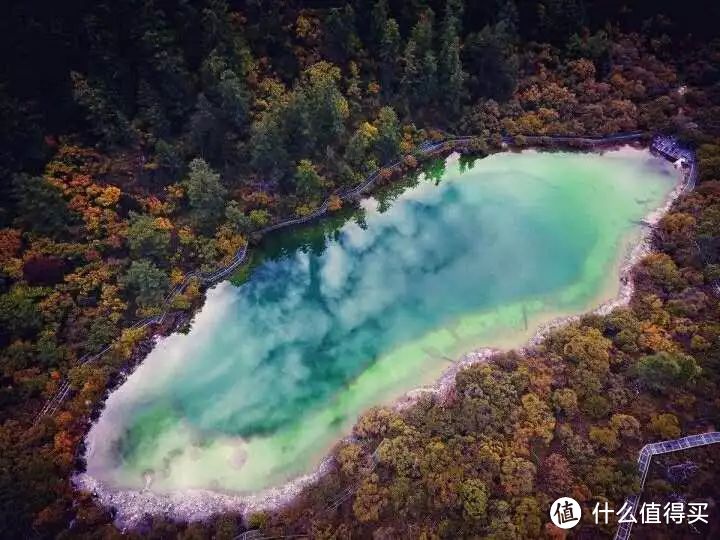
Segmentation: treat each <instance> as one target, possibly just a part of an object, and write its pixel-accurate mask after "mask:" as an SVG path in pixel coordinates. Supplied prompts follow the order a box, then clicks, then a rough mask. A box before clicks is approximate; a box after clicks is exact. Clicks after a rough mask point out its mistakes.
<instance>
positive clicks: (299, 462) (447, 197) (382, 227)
mask: <svg viewBox="0 0 720 540" xmlns="http://www.w3.org/2000/svg"><path fill="white" fill-rule="evenodd" d="M432 176H433V178H429V177H428V178H425V177H420V178H419V179H418V180H417V182H410V184H412V185H410V186H409V187H407V188H406V189H405V190H404V191H403V192H402V193H400V194H399V195H397V196H396V197H389V198H380V200H375V199H368V200H365V201H363V203H362V207H363V211H362V212H360V213H355V214H353V215H352V216H351V217H350V218H349V219H348V220H347V221H346V222H344V223H337V220H335V222H334V223H333V222H332V221H331V222H324V223H320V224H317V225H313V226H310V227H305V228H303V229H300V230H298V231H295V232H292V233H287V232H284V233H280V234H278V235H276V236H274V237H272V238H270V239H268V241H267V242H265V245H264V247H263V253H262V257H261V260H260V262H259V264H258V265H257V266H256V267H255V268H254V269H253V271H252V273H251V274H250V276H249V278H248V279H247V281H245V282H244V283H243V284H242V285H240V286H234V285H232V284H231V283H229V282H224V283H221V284H220V285H218V286H216V287H215V288H213V289H211V290H210V291H209V292H208V298H207V302H206V304H205V306H204V307H203V309H202V310H201V311H200V312H199V313H198V314H197V316H196V318H195V321H194V323H193V326H192V329H191V331H190V333H189V334H187V335H182V334H176V335H173V336H170V337H168V338H165V339H162V340H161V341H160V342H159V343H158V345H157V346H156V347H155V349H154V350H153V352H152V353H151V354H150V355H149V356H148V357H147V359H146V360H145V361H144V362H143V363H142V365H140V366H139V367H138V369H137V370H136V371H135V372H134V373H133V374H132V375H131V376H130V377H129V378H128V380H127V381H126V382H125V383H124V384H123V385H122V386H121V387H120V388H119V389H118V390H116V391H115V392H113V393H112V394H111V395H110V397H109V398H108V400H107V403H106V408H105V410H104V411H103V413H102V415H101V416H100V419H99V420H98V422H97V423H96V424H95V425H94V426H93V427H92V429H91V430H90V433H89V434H88V443H89V444H88V448H89V449H88V454H87V474H88V475H89V476H91V477H93V478H95V479H96V480H98V481H100V482H102V483H103V484H104V485H105V486H107V487H108V488H134V489H141V488H145V487H147V488H149V489H151V490H153V491H158V492H172V491H177V490H183V489H190V488H205V489H211V490H218V491H230V492H238V493H249V492H255V491H258V490H262V489H265V488H268V487H271V486H277V485H279V484H281V483H283V482H284V481H286V480H288V479H291V478H294V477H296V476H298V475H302V474H304V473H307V472H309V471H311V470H312V469H313V467H315V466H317V464H318V463H319V461H320V460H321V458H322V456H323V455H324V454H325V453H326V452H327V450H328V449H329V448H330V446H331V445H332V444H333V442H335V441H337V440H338V439H339V438H341V437H342V436H343V435H345V434H347V433H348V431H349V428H350V426H351V425H352V424H353V423H354V421H355V420H356V419H357V416H358V414H359V413H361V412H362V411H364V410H367V409H368V408H369V407H371V406H373V405H376V404H381V403H386V402H388V401H390V400H392V399H395V398H397V397H399V396H400V395H402V394H403V393H404V392H406V391H408V390H410V389H412V388H415V387H418V386H421V385H423V384H426V383H428V382H431V381H432V380H433V379H435V378H437V377H438V376H439V375H440V374H441V373H442V371H443V370H444V369H446V368H447V367H448V365H450V361H452V359H455V358H457V356H458V355H460V354H462V353H463V352H466V351H468V350H471V349H473V348H476V347H481V346H489V347H503V348H506V347H514V346H518V345H521V344H523V343H524V342H525V341H526V340H527V339H528V337H529V336H531V335H532V334H533V333H534V332H535V330H536V329H537V327H538V326H539V325H540V324H542V323H543V322H546V321H548V320H550V319H552V318H554V317H557V316H562V315H571V314H576V313H581V312H584V311H588V310H589V309H592V308H593V307H594V306H596V305H598V304H600V303H601V302H603V301H605V300H608V299H610V298H612V297H613V296H614V295H615V294H616V293H617V290H618V288H619V280H618V277H619V276H618V273H619V267H620V261H622V259H623V257H624V256H625V255H626V254H627V253H628V251H629V249H630V247H631V245H632V243H633V242H635V241H637V239H638V238H639V237H640V233H641V225H640V224H639V223H638V222H639V220H641V219H643V218H644V217H645V216H646V215H648V214H649V213H650V212H652V211H653V210H655V209H657V208H658V207H660V206H661V205H662V203H663V202H664V201H665V199H666V197H667V196H668V194H669V193H670V192H671V190H672V189H673V187H674V186H675V185H676V183H677V181H678V173H677V172H676V171H675V170H674V169H673V168H672V167H671V166H670V165H669V164H667V163H665V162H664V161H662V160H660V159H657V158H655V157H653V156H652V155H651V154H650V153H649V152H647V151H642V150H634V149H630V148H624V149H621V150H615V151H609V152H606V153H604V154H578V153H568V152H557V153H538V152H535V151H525V152H522V153H503V154H495V155H493V156H490V157H488V158H485V159H482V160H478V161H476V162H475V163H474V166H472V167H469V168H468V167H466V166H464V165H461V163H460V162H459V161H458V160H457V159H456V158H451V159H449V160H448V161H447V162H446V164H445V170H444V171H436V174H434V175H432ZM438 178H439V179H440V181H439V182H438V181H437V179H438Z"/></svg>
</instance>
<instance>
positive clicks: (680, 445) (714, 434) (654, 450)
mask: <svg viewBox="0 0 720 540" xmlns="http://www.w3.org/2000/svg"><path fill="white" fill-rule="evenodd" d="M716 443H720V431H710V432H708V433H698V434H697V435H688V436H687V437H682V438H680V439H672V440H669V441H660V442H656V443H652V444H646V445H645V446H643V447H642V450H640V454H639V456H638V472H639V473H640V492H639V493H637V494H635V495H631V496H629V497H628V498H627V499H625V504H626V505H627V506H629V507H630V508H632V510H631V513H630V514H628V518H627V519H628V522H624V523H620V525H619V526H618V529H617V532H616V533H615V540H628V538H630V532H631V530H632V526H633V524H632V520H631V519H630V517H629V516H633V517H634V516H635V513H636V511H637V507H638V503H639V502H640V497H641V496H642V491H643V489H644V488H645V480H646V478H647V473H648V470H649V469H650V462H651V461H652V457H653V456H657V455H659V454H669V453H671V452H678V451H680V450H687V449H688V448H697V447H699V446H707V445H709V444H716Z"/></svg>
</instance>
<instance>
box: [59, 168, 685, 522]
mask: <svg viewBox="0 0 720 540" xmlns="http://www.w3.org/2000/svg"><path fill="white" fill-rule="evenodd" d="M686 187H687V183H686V182H685V181H679V182H678V184H677V186H676V187H675V188H674V189H673V191H672V192H671V193H670V194H669V195H668V197H667V199H666V201H665V203H664V204H663V205H662V206H661V207H660V208H658V209H656V210H654V211H653V212H652V213H651V214H649V215H648V216H647V217H646V219H645V220H644V221H643V223H644V224H645V225H646V228H645V229H644V231H643V233H642V236H641V238H640V240H639V241H638V242H637V244H635V245H634V246H633V248H632V250H631V251H630V253H629V254H628V255H627V256H626V257H625V260H624V261H623V262H622V263H621V267H620V283H621V285H620V290H619V292H618V294H617V295H616V296H615V297H614V298H613V299H611V300H609V301H607V302H604V303H602V304H601V305H600V306H598V307H597V308H595V309H593V310H592V311H590V312H589V313H595V314H599V315H605V314H607V313H609V312H611V311H612V310H613V309H615V308H617V307H620V306H624V305H627V304H628V303H629V302H630V300H631V298H632V295H633V292H634V289H635V287H634V283H633V279H632V272H633V268H634V266H635V264H636V263H637V262H638V261H639V260H641V259H642V258H643V257H645V256H646V255H647V254H649V253H651V252H652V251H653V245H652V236H653V231H654V227H655V226H656V225H657V223H658V222H659V220H660V219H661V218H662V216H663V215H664V214H665V213H666V212H667V211H668V210H669V209H670V207H671V206H672V204H673V203H674V202H675V200H676V199H677V198H678V197H679V196H680V195H681V194H682V193H683V192H684V191H685V189H686ZM581 317H582V315H571V316H567V317H559V318H556V319H553V320H551V321H549V322H547V323H544V324H542V325H541V326H540V327H539V328H538V330H537V331H536V333H535V335H534V336H533V337H532V338H530V339H529V340H528V342H527V343H526V345H525V346H524V347H522V348H520V349H519V352H520V353H521V354H528V353H529V352H530V351H531V350H532V348H533V347H536V346H537V345H538V344H540V343H541V342H542V340H543V339H544V338H545V337H546V336H547V335H548V334H549V333H550V332H552V331H553V330H555V329H557V328H558V327H560V326H562V325H564V324H568V323H571V322H574V321H577V320H579V319H580V318H581ZM499 352H502V351H500V350H499V349H492V348H478V349H476V350H473V351H471V352H468V353H466V354H464V355H462V356H461V357H460V358H459V359H458V360H457V361H456V362H454V363H453V364H452V365H451V366H450V367H449V368H448V369H446V370H445V371H444V372H443V373H442V375H441V376H440V377H439V378H438V379H437V381H435V382H434V383H432V384H430V385H427V386H423V387H420V388H417V389H414V390H411V391H410V392H407V393H406V394H405V395H403V396H402V397H400V398H399V399H397V400H395V401H394V404H393V407H394V408H395V409H396V410H404V409H407V408H409V407H411V406H412V405H414V404H415V403H417V401H418V400H419V399H420V398H421V397H422V396H424V395H428V394H432V395H436V396H440V397H445V396H447V395H448V394H449V392H450V391H451V390H452V387H453V385H454V383H455V376H456V375H457V373H458V372H459V371H460V370H462V369H465V368H467V367H469V366H472V365H474V364H477V363H479V362H484V361H487V360H489V359H490V358H492V356H493V355H495V354H497V353H499ZM124 375H127V374H124ZM118 382H122V378H121V380H119V381H118ZM350 439H351V437H347V438H346V439H344V440H350ZM333 466H334V458H333V457H332V454H329V455H328V456H327V457H326V458H325V459H324V460H323V461H322V462H321V463H320V465H319V466H318V467H317V468H316V469H315V470H314V471H312V472H311V473H309V474H306V475H303V476H301V477H298V478H295V479H293V480H290V481H288V482H287V483H285V484H284V485H282V486H279V487H274V488H269V489H266V490H262V491H260V492H257V493H254V494H251V495H250V494H248V495H242V494H232V493H223V492H219V491H211V490H206V489H188V490H183V491H178V492H171V493H158V492H153V491H150V490H149V489H148V488H145V489H143V490H136V489H114V488H109V487H107V486H106V485H104V484H103V483H102V482H101V481H99V480H97V479H96V478H93V477H91V476H89V475H88V474H87V473H85V472H80V473H78V474H76V475H75V476H74V477H73V479H72V481H73V484H74V485H75V486H76V487H77V488H78V489H80V490H84V491H87V492H89V493H92V494H93V495H94V496H95V497H96V498H97V499H98V501H99V502H100V503H101V504H103V505H104V506H107V507H110V508H112V509H113V512H114V516H115V523H116V524H117V525H118V527H120V528H121V529H125V530H128V529H136V528H142V527H143V525H144V524H146V523H147V522H148V520H150V519H152V517H153V516H163V517H165V518H168V519H173V520H182V521H199V520H206V519H208V518H210V517H212V516H213V515H216V514H219V513H224V512H235V513H242V514H245V515H247V514H249V513H252V512H255V511H260V510H270V511H272V510H277V509H279V508H281V507H283V506H285V505H287V504H289V503H290V502H291V501H292V500H293V499H294V498H295V497H296V496H298V495H299V494H300V493H301V492H302V490H303V489H305V488H306V487H308V486H309V485H311V484H313V483H314V482H316V481H317V480H318V479H320V478H321V477H322V476H323V475H325V474H326V473H327V472H328V471H329V470H331V468H332V467H333Z"/></svg>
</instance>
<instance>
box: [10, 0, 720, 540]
mask: <svg viewBox="0 0 720 540" xmlns="http://www.w3.org/2000/svg"><path fill="white" fill-rule="evenodd" d="M718 20H720V3H717V2H712V1H702V0H690V1H688V2H684V3H682V4H681V5H678V4H677V3H676V2H670V1H667V0H656V1H649V0H638V1H632V2H630V1H621V0H606V1H601V0H488V1H479V0H478V1H472V0H465V1H463V0H374V1H367V2H363V1H360V0H352V1H347V2H344V1H341V0H340V1H334V2H331V1H327V2H323V1H319V0H318V1H301V0H246V1H231V0H227V1H226V0H199V1H196V2H190V1H188V0H125V1H121V2H111V1H108V0H98V1H93V2H91V1H87V0H69V1H67V2H47V1H41V0H27V1H21V0H9V1H8V2H6V3H5V5H4V7H3V17H0V43H1V44H2V51H3V54H4V56H5V61H4V62H2V64H0V111H1V112H0V118H1V120H0V201H2V202H1V204H0V537H2V538H13V539H15V538H83V539H93V538H116V537H120V536H121V534H122V533H121V531H120V530H118V528H117V527H116V526H115V525H114V524H113V513H112V510H111V509H107V508H102V507H101V506H99V505H98V503H97V502H96V501H94V499H93V498H92V496H91V494H89V493H83V492H79V491H78V490H76V489H75V488H74V487H73V485H72V483H71V481H70V477H71V475H72V473H73V471H75V470H77V468H81V467H82V466H83V462H82V453H83V443H82V441H83V436H84V434H85V433H86V431H87V428H88V425H89V423H90V421H91V420H92V418H93V417H95V416H96V415H97V414H98V411H99V408H100V407H101V406H102V402H103V400H104V398H105V397H106V395H107V392H108V390H109V389H110V388H112V387H114V386H116V385H117V384H118V382H119V380H120V373H121V372H122V371H123V370H126V369H128V367H129V366H131V365H133V364H134V363H137V362H138V361H140V360H141V359H142V356H143V354H145V353H146V352H147V349H148V347H149V341H148V338H149V337H150V336H149V334H148V332H147V331H146V330H145V329H139V328H133V327H132V325H133V323H135V322H136V321H137V320H139V319H141V318H143V317H147V316H151V315H154V314H159V313H161V311H162V309H163V300H164V298H165V297H166V295H167V293H168V292H169V291H170V290H171V289H172V288H173V287H174V286H176V285H177V284H179V283H181V282H182V281H183V279H184V278H185V276H186V275H187V274H188V273H189V272H190V271H192V270H194V269H200V270H202V271H209V270H213V269H215V268H217V267H218V266H219V265H221V264H224V263H227V262H229V261H230V260H232V258H233V257H234V256H235V253H236V252H237V250H238V249H239V248H241V247H242V246H244V245H246V244H247V243H252V242H256V241H257V240H258V235H257V231H259V230H260V229H262V228H263V227H265V226H267V225H269V224H272V223H277V222H279V221H281V220H284V219H287V218H290V217H298V216H304V215H308V214H310V213H312V212H313V211H314V210H315V209H317V208H318V206H319V205H320V204H321V203H322V201H323V200H325V198H326V197H327V196H329V195H330V194H332V193H335V192H336V190H338V189H342V188H347V187H350V186H354V185H355V184H357V183H358V182H359V181H360V180H362V179H363V178H364V177H365V176H366V175H367V174H368V173H369V172H371V171H373V170H375V169H377V168H378V167H381V166H383V165H384V164H386V163H387V162H389V161H392V160H394V159H396V158H401V160H402V169H404V170H410V169H414V168H416V167H418V166H420V164H421V163H420V162H421V156H420V155H419V154H418V152H417V150H416V149H417V146H418V145H419V144H420V143H422V142H424V141H427V140H439V139H441V138H443V137H445V136H447V135H452V134H456V135H471V136H473V137H475V138H476V144H475V145H474V150H475V152H476V153H477V154H478V155H481V156H482V155H484V154H486V153H488V152H492V151H497V150H499V148H500V141H501V137H502V136H503V135H508V134H509V135H591V136H595V135H603V134H611V133H617V132H627V131H634V130H642V131H646V132H648V133H666V134H672V135H675V136H677V137H679V138H680V139H681V140H682V141H683V143H684V144H686V145H688V146H689V147H692V148H694V149H695V150H696V152H697V157H698V161H699V167H700V184H699V185H698V187H697V188H696V190H695V191H693V192H692V193H689V194H686V195H684V196H682V197H681V198H680V199H679V200H678V201H677V202H676V203H675V205H674V206H673V208H672V209H671V211H670V212H669V213H668V214H666V215H665V217H664V218H663V219H662V220H661V222H660V224H659V225H658V227H657V228H656V230H655V231H654V245H655V247H656V252H655V253H653V254H651V255H648V256H647V257H646V258H644V259H643V260H642V261H641V262H640V263H639V264H638V265H637V266H636V268H635V269H634V271H633V277H634V280H635V284H636V290H635V293H634V296H633V298H632V301H631V302H630V304H629V306H627V307H624V308H619V309H616V310H615V311H613V312H612V313H611V314H609V315H607V316H587V317H585V318H583V319H582V320H581V321H579V322H578V323H575V324H572V325H569V326H567V327H563V328H561V329H558V330H556V331H555V332H553V333H552V335H551V336H550V337H549V338H548V339H547V340H545V341H544V342H543V343H541V344H540V345H539V346H537V347H535V348H534V349H532V350H531V351H529V352H527V353H526V354H518V353H515V352H508V353H505V354H501V355H498V356H496V357H495V358H494V359H493V360H492V361H490V362H488V363H487V364H483V365H478V366H475V367H472V368H469V369H467V370H464V371H462V372H460V374H459V375H458V376H457V380H456V386H455V388H454V391H453V392H451V394H450V395H447V396H443V398H442V399H440V398H434V399H431V398H428V399H424V400H421V401H420V402H419V403H417V404H416V405H414V406H412V407H410V408H408V409H406V410H403V411H397V410H394V409H390V408H377V409H374V410H371V411H369V412H368V413H367V414H366V415H364V416H363V417H361V418H360V419H359V421H358V423H357V424H356V426H355V427H354V429H353V437H352V438H351V439H350V440H348V441H345V442H343V443H341V444H339V445H338V446H337V447H336V448H335V449H334V450H333V456H334V458H335V459H334V462H335V465H334V467H333V468H332V470H331V471H330V472H329V473H328V474H327V475H325V476H324V477H323V478H322V479H321V480H320V481H319V482H318V483H317V484H316V485H313V486H311V487H309V488H307V489H306V490H305V491H304V492H303V493H302V495H301V496H299V497H298V498H297V499H296V501H295V502H294V503H293V504H292V505H290V506H288V507H286V508H283V509H282V510H280V511H278V512H273V513H271V512H258V513H254V514H252V515H250V516H240V515H235V514H227V515H218V516H217V517H216V518H215V519H213V520H211V521H209V522H194V523H176V522H170V521H167V520H164V519H163V518H162V517H159V516H148V517H147V520H146V523H145V525H144V526H143V528H142V530H137V531H130V532H126V536H129V537H131V538H134V537H149V538H182V539H187V540H189V539H202V538H217V539H231V538H234V537H236V536H237V535H238V534H240V533H242V532H243V531H245V530H248V529H260V530H261V531H262V532H263V534H266V535H267V536H278V535H293V534H294V535H307V536H309V537H312V538H327V539H331V538H337V539H341V538H374V539H377V540H380V539H386V538H387V539H394V538H425V539H435V538H438V539H439V538H477V537H484V538H495V539H522V538H564V537H565V534H566V533H565V532H564V531H562V530H560V529H557V528H555V527H554V526H553V525H552V524H550V523H549V519H548V514H547V508H548V506H549V504H550V502H552V500H554V499H555V498H556V497H557V496H560V495H565V494H572V496H573V497H574V498H576V499H577V500H578V501H580V502H581V503H582V504H583V506H585V508H586V510H587V509H588V508H590V507H591V506H592V505H594V504H595V503H596V502H598V501H610V502H611V503H612V504H613V505H614V506H616V507H619V506H620V505H621V504H622V501H623V499H624V498H625V496H626V495H628V494H631V493H633V492H635V490H636V489H637V486H638V478H637V472H636V466H635V465H636V459H637V453H638V451H639V449H640V448H641V447H642V445H643V444H645V443H646V442H651V441H656V440H663V439H668V438H675V437H678V436H680V435H685V434H691V433H698V432H702V431H705V430H708V429H711V428H715V429H717V428H718V425H720V399H719V398H718V396H720V307H719V304H718V297H717V295H716V293H715V292H714V291H713V283H716V282H717V280H719V279H720V33H719V32H718V28H717V21H718ZM518 142H519V143H521V142H522V138H519V141H518ZM396 176H398V175H397V174H393V172H392V171H384V174H383V175H382V181H383V182H384V183H385V184H391V183H392V182H393V181H394V180H395V179H396ZM335 202H336V203H337V204H336V205H335V206H336V207H335V208H334V209H335V210H338V209H339V208H337V206H339V205H340V202H339V201H335ZM202 301H203V288H202V286H201V284H200V283H192V284H191V286H190V287H188V288H187V289H186V290H185V292H184V293H183V294H182V295H180V296H178V297H176V298H175V299H174V300H173V305H172V306H171V308H172V310H173V312H174V313H175V317H173V318H170V320H168V321H167V322H166V323H165V325H164V328H161V329H160V332H164V333H168V332H171V331H174V330H176V329H177V327H178V326H182V324H183V323H182V321H187V320H188V319H189V318H190V317H191V316H192V314H193V313H194V312H195V310H196V309H197V308H198V307H199V306H200V305H201V304H202ZM178 321H180V322H178ZM107 344H111V348H110V350H109V352H108V354H106V355H104V356H103V357H102V358H101V359H100V360H99V361H97V362H94V363H92V364H82V359H83V358H86V357H87V355H92V354H94V353H97V352H98V351H100V350H101V349H103V348H104V347H105V346H106V345H107ZM65 379H67V380H69V381H70V383H71V392H70V394H69V398H68V399H67V400H66V401H65V402H64V403H63V404H62V406H61V407H60V409H59V411H57V413H56V414H54V415H48V416H46V417H43V418H41V419H40V421H38V422H36V421H35V418H36V416H37V414H38V412H39V411H40V410H41V409H42V407H43V404H44V403H45V401H46V399H47V398H49V397H50V396H52V395H53V394H54V393H55V391H57V389H58V387H59V385H60V384H61V381H63V380H65ZM697 455H698V456H700V457H698V458H696V459H698V460H700V461H702V463H704V466H703V467H702V468H701V469H700V472H699V473H698V474H699V475H700V476H699V477H698V478H696V479H695V480H694V481H693V482H692V484H691V485H690V486H689V487H688V493H687V496H688V497H689V498H690V499H691V500H710V499H712V500H713V501H715V502H717V501H718V496H720V492H718V488H717V482H716V481H713V478H714V477H717V474H718V470H717V463H715V467H714V468H713V466H712V463H711V461H712V459H713V458H712V454H711V453H705V454H703V453H702V452H699V453H697ZM703 456H704V457H703ZM709 462H710V463H711V464H710V465H708V463H709ZM348 486H356V487H357V489H356V490H354V491H353V493H352V496H350V497H349V498H347V500H345V501H343V502H342V504H340V505H338V506H337V507H330V506H329V501H331V500H332V499H333V498H334V497H336V495H337V494H338V493H341V492H342V491H343V490H345V489H346V488H347V487H348ZM650 489H652V490H653V492H654V493H658V494H665V495H667V494H668V493H670V492H671V491H672V489H673V486H672V485H670V483H669V482H668V481H667V480H665V479H663V478H661V477H656V478H653V479H652V483H651V486H650ZM714 511H715V512H717V508H715V510H714ZM587 513H589V512H586V514H587ZM686 532H687V531H686ZM613 533H614V525H608V526H604V527H600V526H596V525H594V524H592V523H590V522H588V523H583V524H582V525H581V527H580V528H579V529H576V530H575V531H574V532H573V533H572V534H573V535H575V536H577V537H583V538H610V537H611V536H612V534H613ZM701 533H702V534H703V535H704V536H705V537H708V538H710V537H713V536H715V537H717V536H718V535H719V534H720V520H719V519H718V517H717V515H716V516H715V520H714V521H711V523H710V525H708V526H707V528H706V529H703V530H702V531H701ZM643 534H645V535H647V536H643ZM661 534H667V532H663V531H657V530H654V531H653V530H648V531H645V532H644V531H643V530H638V536H639V537H649V538H650V537H652V538H659V537H660V536H659V535H661ZM678 534H680V533H678ZM682 534H685V533H682ZM687 534H690V533H689V532H687Z"/></svg>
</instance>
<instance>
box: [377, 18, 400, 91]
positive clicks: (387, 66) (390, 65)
mask: <svg viewBox="0 0 720 540" xmlns="http://www.w3.org/2000/svg"><path fill="white" fill-rule="evenodd" d="M399 56H400V28H399V27H398V24H397V21H396V20H395V19H388V20H387V22H386V23H385V30H384V32H383V38H382V44H381V47H380V61H381V81H382V83H381V85H382V88H383V91H384V92H385V94H386V95H388V94H390V93H391V92H392V90H393V84H394V82H395V79H396V72H397V64H398V58H399Z"/></svg>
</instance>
